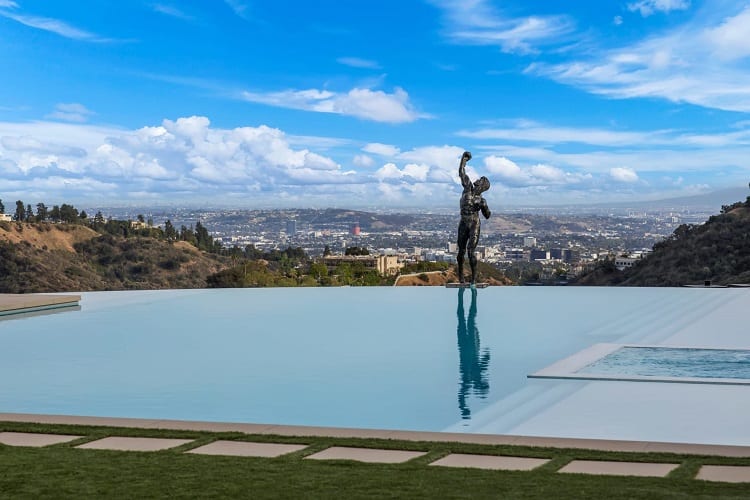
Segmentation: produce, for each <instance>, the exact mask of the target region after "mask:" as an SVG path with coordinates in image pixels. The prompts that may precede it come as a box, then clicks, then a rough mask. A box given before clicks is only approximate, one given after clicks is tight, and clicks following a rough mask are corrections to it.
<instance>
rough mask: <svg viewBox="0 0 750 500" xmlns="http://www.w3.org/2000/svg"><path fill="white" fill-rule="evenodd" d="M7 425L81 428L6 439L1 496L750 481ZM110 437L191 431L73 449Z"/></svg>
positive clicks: (400, 445) (561, 453)
mask: <svg viewBox="0 0 750 500" xmlns="http://www.w3.org/2000/svg"><path fill="white" fill-rule="evenodd" d="M0 431H16V432H46V433H61V434H77V435H83V436H85V437H84V438H82V439H80V440H77V441H74V442H72V443H65V444H60V445H54V446H49V447H45V448H21V447H10V446H4V445H0V497H1V498H40V497H47V498H61V497H75V498H81V497H100V498H101V497H130V498H135V497H138V498H141V497H248V498H280V497H281V498H337V499H340V500H343V499H350V498H553V499H557V498H575V499H581V498H597V499H602V498H604V499H607V500H609V499H616V498H627V499H632V498H649V499H651V498H700V497H705V498H744V499H747V498H749V497H750V484H729V483H713V482H705V481H698V480H695V479H693V477H694V475H695V474H696V472H697V471H698V468H699V467H700V465H701V464H733V465H750V459H737V458H722V457H698V456H683V455H674V454H665V453H658V454H657V453H653V454H645V453H612V452H598V451H591V450H572V449H553V448H530V447H514V446H486V445H473V444H461V443H433V442H410V441H393V440H377V439H343V438H320V437H283V436H268V435H257V436H254V435H246V434H240V433H212V432H185V431H167V430H147V429H129V428H109V427H85V426H67V425H38V424H22V423H0ZM105 436H144V437H145V436H148V437H172V438H190V439H194V440H195V441H194V442H191V443H189V444H186V445H184V446H181V447H179V448H175V449H172V450H167V451H160V452H148V453H146V452H119V451H105V450H82V449H81V450H79V449H74V448H73V446H75V445H78V444H81V443H83V442H86V441H92V440H94V439H99V438H101V437H105ZM216 439H235V440H246V441H266V442H268V441H270V442H278V443H301V444H307V445H309V446H308V448H306V449H304V450H302V451H300V452H297V453H292V454H289V455H285V456H283V457H279V458H272V459H269V458H247V457H217V456H203V455H191V454H185V453H183V452H184V451H186V450H188V449H191V448H195V447H197V446H201V445H204V444H206V443H209V442H211V441H214V440H216ZM332 445H338V446H360V447H378V448H394V449H404V450H420V451H427V452H428V454H427V455H426V456H423V457H420V458H417V459H415V460H412V461H410V462H407V463H404V464H397V465H380V464H366V463H358V462H349V461H318V460H304V459H303V458H304V457H305V456H306V455H309V454H312V453H314V452H317V451H319V450H322V449H325V448H327V447H328V446H332ZM449 452H460V453H480V454H495V455H499V454H503V455H515V456H531V457H541V458H551V459H552V460H551V462H549V463H548V464H546V465H544V466H543V467H541V468H539V469H537V470H534V471H531V472H505V471H486V470H479V469H457V468H447V467H434V466H429V465H427V464H428V463H430V462H432V461H434V460H436V459H437V458H440V457H442V456H444V455H446V454H448V453H449ZM575 458H586V459H602V460H629V461H650V462H669V463H679V464H681V465H680V467H679V468H677V469H676V470H675V471H673V472H672V473H671V474H670V475H669V476H668V477H666V478H636V477H615V476H590V475H578V474H561V473H557V472H556V470H557V469H559V468H560V467H562V466H563V465H565V464H566V463H568V462H569V461H570V460H572V459H575Z"/></svg>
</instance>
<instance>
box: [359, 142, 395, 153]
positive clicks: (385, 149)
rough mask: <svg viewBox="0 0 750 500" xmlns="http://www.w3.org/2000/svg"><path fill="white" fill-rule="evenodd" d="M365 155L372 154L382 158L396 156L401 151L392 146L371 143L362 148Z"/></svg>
mask: <svg viewBox="0 0 750 500" xmlns="http://www.w3.org/2000/svg"><path fill="white" fill-rule="evenodd" d="M362 151H364V152H365V153H372V154H375V155H380V156H396V155H397V154H399V153H400V152H401V151H400V150H399V149H398V148H397V147H396V146H392V145H390V144H381V143H379V142H371V143H369V144H367V145H366V146H365V147H363V148H362Z"/></svg>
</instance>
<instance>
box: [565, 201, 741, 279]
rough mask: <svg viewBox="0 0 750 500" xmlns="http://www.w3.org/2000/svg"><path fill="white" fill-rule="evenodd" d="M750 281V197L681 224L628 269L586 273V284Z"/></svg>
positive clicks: (608, 268) (609, 267)
mask: <svg viewBox="0 0 750 500" xmlns="http://www.w3.org/2000/svg"><path fill="white" fill-rule="evenodd" d="M705 280H711V283H712V284H732V283H750V202H744V203H742V202H740V203H735V204H734V205H731V206H728V207H724V209H723V210H722V213H721V214H719V215H714V216H712V217H710V218H709V219H708V221H706V222H705V223H704V224H700V225H687V224H683V225H681V226H680V227H678V228H677V229H676V230H675V231H674V233H673V234H672V235H671V236H670V237H669V238H667V239H666V240H664V241H662V242H659V243H657V244H656V245H654V249H653V252H652V253H651V254H649V255H648V256H647V257H645V258H644V259H642V260H641V261H639V262H638V263H637V264H636V265H635V266H633V267H632V268H630V269H627V270H625V271H618V270H617V269H615V267H614V264H613V263H605V264H602V265H600V266H599V267H598V268H597V269H595V270H594V271H592V272H590V273H588V274H587V275H585V276H583V277H581V279H580V280H579V281H578V284H581V285H622V286H681V285H689V284H703V283H704V281H705Z"/></svg>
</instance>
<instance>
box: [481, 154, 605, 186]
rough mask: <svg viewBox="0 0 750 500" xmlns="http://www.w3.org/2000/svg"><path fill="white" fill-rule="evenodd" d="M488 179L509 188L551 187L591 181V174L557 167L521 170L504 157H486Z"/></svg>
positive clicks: (543, 166) (546, 166) (533, 167)
mask: <svg viewBox="0 0 750 500" xmlns="http://www.w3.org/2000/svg"><path fill="white" fill-rule="evenodd" d="M484 164H485V167H486V169H487V171H488V172H489V174H490V176H491V177H490V179H492V178H496V179H498V180H499V181H500V182H502V183H503V184H505V185H506V186H509V187H522V186H553V185H560V186H562V185H572V184H580V183H582V182H584V181H589V180H591V179H592V175H591V174H586V173H583V174H582V173H578V172H566V171H564V170H562V169H560V168H558V167H554V166H551V165H545V164H541V163H539V164H536V165H532V166H530V167H527V168H521V167H520V166H519V165H518V164H516V163H515V162H514V161H512V160H510V159H508V158H506V157H504V156H494V155H493V156H488V157H487V158H485V160H484Z"/></svg>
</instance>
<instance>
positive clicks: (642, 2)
mask: <svg viewBox="0 0 750 500" xmlns="http://www.w3.org/2000/svg"><path fill="white" fill-rule="evenodd" d="M689 8H690V0H638V1H637V2H632V3H628V10H629V11H631V12H635V11H638V12H640V13H641V15H642V16H643V17H648V16H650V15H652V14H653V13H655V12H657V11H659V12H670V11H672V10H687V9H689Z"/></svg>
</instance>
